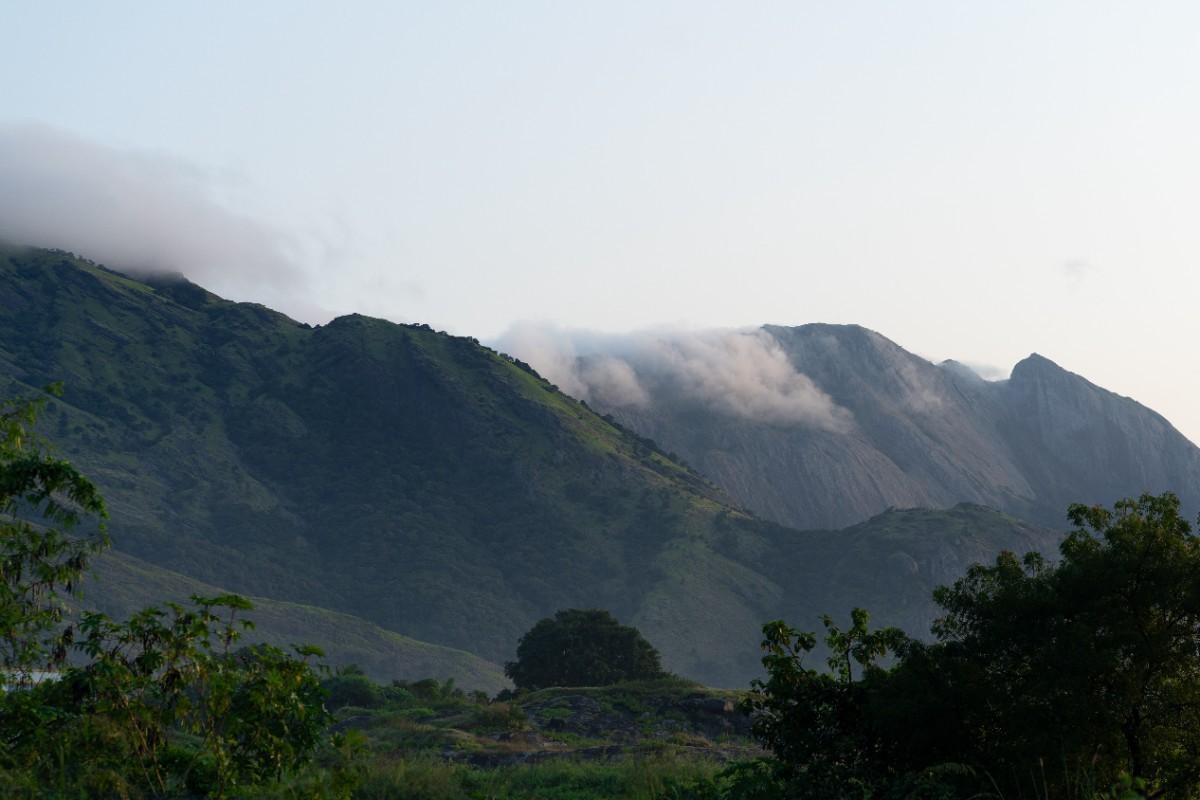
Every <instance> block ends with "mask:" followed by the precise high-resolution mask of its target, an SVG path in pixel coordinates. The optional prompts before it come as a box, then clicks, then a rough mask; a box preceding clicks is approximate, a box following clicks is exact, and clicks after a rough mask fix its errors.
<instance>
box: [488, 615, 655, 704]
mask: <svg viewBox="0 0 1200 800" xmlns="http://www.w3.org/2000/svg"><path fill="white" fill-rule="evenodd" d="M504 674H506V675H507V676H508V677H509V678H511V679H512V682H513V683H515V684H516V685H517V688H518V689H542V688H545V687H547V686H607V685H609V684H612V683H618V682H620V681H628V680H639V679H644V678H657V677H660V676H661V675H662V674H663V671H662V666H661V665H660V663H659V658H658V651H657V650H655V649H654V648H653V647H652V646H651V645H650V643H649V642H647V641H646V639H645V638H644V637H643V636H642V634H641V633H639V632H638V629H637V628H633V627H630V626H628V625H622V624H621V623H619V622H617V620H616V619H615V618H614V617H613V615H612V614H610V613H608V612H607V611H602V610H600V609H586V610H583V609H577V608H572V609H567V610H565V611H559V612H558V613H557V614H555V615H554V616H553V617H547V618H546V619H543V620H542V621H540V622H538V623H537V624H536V625H534V626H533V627H532V628H531V629H530V630H529V631H528V632H527V633H526V634H525V635H524V636H522V637H521V641H520V643H518V644H517V660H516V661H512V662H509V663H508V664H506V665H505V666H504Z"/></svg>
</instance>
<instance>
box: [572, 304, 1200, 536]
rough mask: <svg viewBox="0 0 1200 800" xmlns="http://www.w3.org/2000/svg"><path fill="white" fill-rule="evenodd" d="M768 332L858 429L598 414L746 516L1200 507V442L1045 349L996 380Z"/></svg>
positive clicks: (659, 412)
mask: <svg viewBox="0 0 1200 800" xmlns="http://www.w3.org/2000/svg"><path fill="white" fill-rule="evenodd" d="M763 330H764V331H765V332H766V333H768V334H769V335H770V336H771V337H772V338H773V339H774V340H775V341H776V342H777V343H778V345H779V346H780V347H781V348H782V350H783V352H784V353H786V355H787V358H788V360H789V361H790V363H791V364H792V366H793V367H794V368H795V369H796V370H797V371H798V372H799V373H801V374H803V375H804V376H807V378H808V379H811V381H812V382H813V383H814V384H815V386H816V387H817V388H818V389H819V390H821V391H822V392H823V393H824V394H825V395H827V396H828V397H829V398H830V400H831V401H832V402H833V403H834V404H836V406H837V407H840V408H841V409H844V410H845V411H847V412H849V416H850V417H851V418H852V421H851V422H850V424H848V425H846V426H844V428H842V429H829V428H827V427H826V428H823V427H816V426H811V425H805V424H801V423H793V424H781V423H780V422H778V421H754V420H749V419H746V418H743V417H737V416H734V415H730V414H722V413H720V412H719V410H713V408H712V407H711V406H699V405H695V404H688V403H686V402H678V401H677V400H676V401H672V400H671V399H667V400H666V401H663V402H658V401H657V399H656V401H654V402H651V403H649V404H647V405H644V406H641V407H630V406H613V407H604V404H603V403H597V404H596V405H597V406H598V407H599V408H601V410H603V411H608V412H610V413H611V414H612V415H613V416H614V417H615V418H617V419H618V420H620V421H621V422H622V423H624V424H625V425H627V426H628V427H630V428H632V429H634V430H636V431H637V432H639V433H640V434H642V435H644V436H647V437H650V438H652V439H654V440H655V441H656V442H658V443H659V444H660V445H662V446H663V447H664V448H665V449H667V450H670V451H674V452H677V453H678V454H679V455H680V457H681V458H682V459H683V460H684V461H686V462H687V463H689V464H691V465H693V466H694V467H695V468H696V469H697V470H698V471H699V472H700V473H701V474H703V475H705V476H707V477H708V478H710V479H711V480H713V482H714V483H716V484H717V485H718V486H720V487H722V488H723V489H725V490H726V491H727V492H728V493H729V494H730V495H731V496H732V497H734V498H735V499H736V500H738V501H739V502H740V503H742V504H743V505H744V506H745V507H746V508H748V509H751V510H752V511H754V512H755V513H757V514H759V515H761V516H763V517H766V518H768V519H771V520H774V521H776V522H779V523H781V524H784V525H790V526H793V527H798V528H824V527H842V526H845V525H852V524H855V523H858V522H861V521H863V520H865V519H868V518H870V517H871V516H872V515H875V514H878V513H880V512H881V511H883V510H885V509H888V508H909V507H931V508H945V507H949V506H952V505H954V504H956V503H960V502H969V503H976V504H983V505H987V506H991V507H995V508H998V509H1001V510H1003V511H1006V512H1008V513H1011V514H1015V515H1017V516H1019V517H1022V518H1026V519H1030V520H1034V521H1036V522H1039V523H1041V524H1045V525H1053V526H1059V525H1062V524H1064V523H1065V510H1066V508H1067V506H1068V505H1069V504H1071V503H1074V502H1083V503H1089V504H1092V503H1099V504H1108V503H1111V502H1112V501H1114V500H1116V499H1119V498H1121V497H1127V496H1130V495H1136V494H1138V493H1140V492H1143V491H1151V492H1161V491H1165V490H1172V491H1175V492H1176V493H1177V494H1179V495H1180V497H1181V499H1182V500H1183V503H1184V506H1185V508H1186V509H1189V511H1190V512H1191V513H1193V514H1194V513H1195V512H1197V511H1200V449H1198V448H1197V447H1196V446H1195V445H1193V444H1192V443H1191V442H1190V441H1188V440H1187V439H1186V438H1185V437H1184V436H1183V435H1182V434H1180V433H1179V432H1178V431H1177V430H1175V429H1174V428H1173V427H1172V426H1171V425H1170V423H1168V422H1167V421H1166V420H1165V419H1163V418H1162V417H1161V416H1160V415H1158V414H1156V413H1155V412H1153V411H1151V410H1150V409H1148V408H1146V407H1144V406H1142V405H1140V404H1138V403H1137V402H1135V401H1133V400H1130V399H1128V398H1125V397H1120V396H1118V395H1115V394H1113V393H1112V392H1108V391H1106V390H1104V389H1102V388H1100V387H1098V386H1096V385H1094V384H1092V383H1090V382H1088V381H1087V380H1085V379H1084V378H1082V377H1080V376H1078V375H1075V374H1073V373H1071V372H1068V371H1066V370H1064V369H1062V368H1061V367H1059V366H1058V365H1056V364H1054V363H1053V362H1052V361H1050V360H1048V359H1046V358H1044V357H1042V356H1039V355H1032V356H1030V357H1029V358H1027V359H1025V360H1023V361H1021V362H1020V363H1019V364H1017V365H1016V367H1015V368H1014V369H1013V372H1012V376H1011V377H1010V378H1009V379H1008V380H1004V381H985V380H983V379H981V378H980V377H979V376H978V375H976V374H975V373H974V372H972V371H971V370H969V369H967V368H966V367H964V366H962V365H961V364H957V363H955V362H945V363H943V364H941V365H935V364H932V363H930V362H929V361H926V360H925V359H923V358H920V357H919V356H916V355H913V354H912V353H909V352H906V351H905V350H904V349H902V348H901V347H899V346H898V345H896V344H895V343H893V342H891V341H889V340H888V339H886V338H885V337H883V336H881V335H879V334H878V333H875V332H873V331H870V330H867V329H865V328H861V327H859V326H855V325H821V324H814V325H803V326H800V327H791V328H789V327H780V326H766V327H765V328H763Z"/></svg>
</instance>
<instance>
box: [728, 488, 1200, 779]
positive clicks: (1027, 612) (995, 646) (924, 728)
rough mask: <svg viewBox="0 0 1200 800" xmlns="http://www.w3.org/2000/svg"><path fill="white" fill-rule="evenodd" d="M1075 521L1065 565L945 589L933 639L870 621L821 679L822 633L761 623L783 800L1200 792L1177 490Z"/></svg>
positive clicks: (1014, 570)
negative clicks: (1118, 787)
mask: <svg viewBox="0 0 1200 800" xmlns="http://www.w3.org/2000/svg"><path fill="white" fill-rule="evenodd" d="M1070 517H1071V519H1072V520H1073V521H1074V523H1075V524H1076V525H1077V526H1078V527H1077V529H1076V530H1075V531H1074V532H1073V533H1071V535H1070V536H1069V537H1068V538H1067V539H1066V541H1065V542H1064V543H1063V545H1062V548H1061V559H1060V560H1059V561H1058V562H1057V563H1050V562H1048V561H1047V560H1046V559H1044V558H1043V557H1042V556H1040V555H1037V554H1030V555H1027V556H1025V557H1024V558H1023V559H1018V558H1017V557H1016V556H1014V555H1012V554H1010V553H1006V554H1003V555H1001V556H1000V557H999V558H998V559H997V560H996V561H995V563H994V564H992V565H990V566H983V565H977V566H975V567H973V568H972V569H971V570H970V572H969V573H968V574H967V575H966V577H964V578H962V579H961V580H959V581H957V582H956V583H955V584H954V585H953V586H947V587H943V588H941V589H939V590H938V591H937V593H936V599H937V602H938V603H939V605H940V606H941V607H942V608H943V610H944V612H945V613H944V616H943V617H942V618H941V619H940V620H939V621H938V623H937V624H936V627H935V633H936V635H937V641H936V642H935V643H933V644H922V643H920V642H917V641H914V640H912V639H909V638H908V637H907V636H905V635H904V634H903V633H901V632H900V631H897V630H895V629H886V630H882V631H877V632H870V631H869V630H868V629H867V624H866V623H867V618H866V614H865V612H857V613H856V614H855V616H854V619H853V624H852V626H851V627H850V628H849V629H848V630H846V631H842V630H840V629H838V628H837V627H836V626H834V625H833V624H832V623H831V622H827V625H828V627H829V630H828V635H827V644H828V646H829V649H830V652H831V653H832V655H831V656H830V660H829V667H830V669H829V671H818V670H815V669H812V668H811V667H808V666H806V665H805V664H804V663H803V659H804V656H805V655H806V654H807V653H809V652H810V651H811V650H812V649H813V647H814V645H815V643H816V639H815V637H814V636H813V635H812V634H808V633H803V632H800V631H797V630H795V629H792V628H790V627H788V626H787V625H785V624H783V623H782V622H776V623H772V624H770V625H768V626H766V627H765V628H764V632H765V640H764V647H765V648H766V651H767V655H766V657H765V659H764V665H765V666H766V667H767V670H768V677H767V678H766V679H765V680H763V681H761V682H758V683H757V685H756V688H755V690H754V693H753V695H752V699H751V705H752V707H753V708H754V710H755V711H756V712H757V713H758V717H757V721H756V732H757V734H758V735H759V737H760V738H761V740H762V741H763V742H764V744H766V745H767V746H768V747H769V748H770V749H771V750H772V751H773V752H774V753H775V755H776V757H777V759H778V760H777V762H776V767H777V769H776V771H775V772H774V773H773V775H772V778H773V779H774V780H777V781H779V782H781V783H782V784H785V785H786V786H787V787H788V788H787V792H788V796H794V797H812V798H818V797H820V798H829V797H840V796H855V797H860V796H864V797H892V796H927V795H924V794H921V792H931V791H935V789H936V791H939V792H942V793H943V794H942V795H939V796H947V797H954V796H967V795H970V794H971V793H972V792H975V793H980V792H981V793H985V794H986V793H997V794H1000V795H1002V796H1005V797H1046V796H1052V797H1059V796H1065V797H1091V796H1093V795H1092V793H1093V792H1094V791H1098V789H1099V788H1100V787H1107V786H1108V785H1110V784H1113V783H1115V782H1117V781H1119V780H1121V778H1122V776H1123V775H1127V776H1135V777H1137V778H1141V779H1144V780H1145V781H1146V786H1147V789H1146V791H1147V792H1148V793H1149V794H1150V795H1151V796H1158V795H1163V796H1170V797H1194V796H1197V794H1198V793H1200V540H1198V539H1197V537H1196V536H1194V535H1193V534H1192V532H1191V528H1190V526H1189V524H1188V522H1187V521H1186V520H1184V519H1183V518H1182V517H1181V516H1180V513H1179V501H1178V499H1177V498H1176V497H1175V496H1174V495H1172V494H1164V495H1161V496H1150V495H1143V496H1142V497H1140V498H1139V499H1136V500H1124V501H1121V502H1119V503H1117V504H1116V505H1115V507H1114V508H1113V509H1111V510H1108V509H1104V508H1099V507H1096V508H1089V507H1085V506H1079V505H1077V506H1073V507H1072V508H1071V509H1070ZM885 655H891V656H893V659H894V660H893V661H892V662H891V663H890V665H887V664H886V662H884V661H881V658H882V657H883V656H885ZM1047 792H1048V793H1049V794H1047ZM959 793H963V794H961V795H960V794H959Z"/></svg>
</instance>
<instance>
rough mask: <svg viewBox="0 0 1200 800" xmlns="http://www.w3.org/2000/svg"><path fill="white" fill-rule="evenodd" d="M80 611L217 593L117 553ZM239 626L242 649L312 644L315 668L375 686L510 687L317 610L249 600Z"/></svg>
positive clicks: (461, 660)
mask: <svg viewBox="0 0 1200 800" xmlns="http://www.w3.org/2000/svg"><path fill="white" fill-rule="evenodd" d="M82 589H83V595H82V605H83V606H84V607H85V608H89V609H92V610H97V611H103V612H104V613H106V614H108V615H109V616H111V617H113V618H115V619H124V618H126V617H128V616H129V615H130V614H132V613H133V612H134V611H137V610H139V609H142V608H145V607H146V606H150V605H161V604H162V603H164V602H167V601H171V602H177V603H183V604H185V605H186V604H187V602H188V600H189V598H191V596H192V595H197V594H198V595H203V596H206V597H214V596H216V595H219V594H223V593H224V591H223V590H222V589H220V588H218V587H215V586H210V585H208V584H205V583H201V582H200V581H197V580H195V579H192V578H188V577H187V576H184V575H180V574H179V573H176V572H171V571H170V570H166V569H163V568H162V567H156V566H154V565H153V564H149V563H147V562H145V561H142V560H141V559H138V558H134V557H133V556H130V555H126V554H125V553H121V552H109V553H105V554H103V555H101V556H100V557H99V558H98V559H96V561H95V562H94V564H93V569H92V570H91V572H90V574H89V576H88V577H87V579H85V580H84V582H83V587H82ZM250 599H251V601H252V602H253V604H254V608H253V610H251V611H249V612H247V613H246V614H245V618H247V619H250V620H251V621H253V622H254V628H253V629H252V630H249V631H246V632H245V633H244V638H243V640H242V642H243V643H244V644H253V643H257V642H266V643H268V644H273V645H276V646H278V647H282V648H284V649H285V650H289V651H290V649H291V647H292V646H293V645H301V644H316V645H319V646H320V647H321V648H322V650H323V652H324V656H322V657H321V658H320V659H319V661H320V663H323V664H326V665H328V666H330V667H340V666H346V665H349V664H356V665H358V666H359V667H362V669H363V671H364V672H366V673H367V674H368V675H370V676H371V677H373V678H374V679H375V680H377V681H381V682H384V683H387V682H388V681H391V680H395V679H401V680H408V681H412V680H420V679H422V678H430V677H435V678H439V679H446V678H453V679H454V681H455V683H456V684H457V685H458V686H459V687H460V688H463V689H468V690H471V689H480V690H483V691H485V692H488V693H489V694H494V693H496V692H498V691H500V690H501V689H503V688H506V687H508V686H510V685H511V684H510V682H509V680H508V679H507V678H505V677H504V671H503V669H502V668H501V667H500V666H499V665H497V664H493V663H491V662H489V661H484V660H483V659H482V658H479V657H478V656H476V655H473V654H471V653H467V652H465V651H462V650H453V649H450V648H448V647H439V646H437V645H431V644H427V643H426V642H418V641H416V640H415V639H410V638H408V637H407V636H401V635H400V634H398V633H393V632H392V631H388V630H384V629H383V628H380V627H379V626H378V625H373V624H371V623H370V622H366V621H365V620H361V619H359V618H357V617H352V616H350V615H349V614H339V613H337V612H334V611H329V610H326V609H323V608H318V607H316V606H311V605H302V604H299V603H285V602H281V601H278V600H271V599H268V598H261V597H252V598H250Z"/></svg>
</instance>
